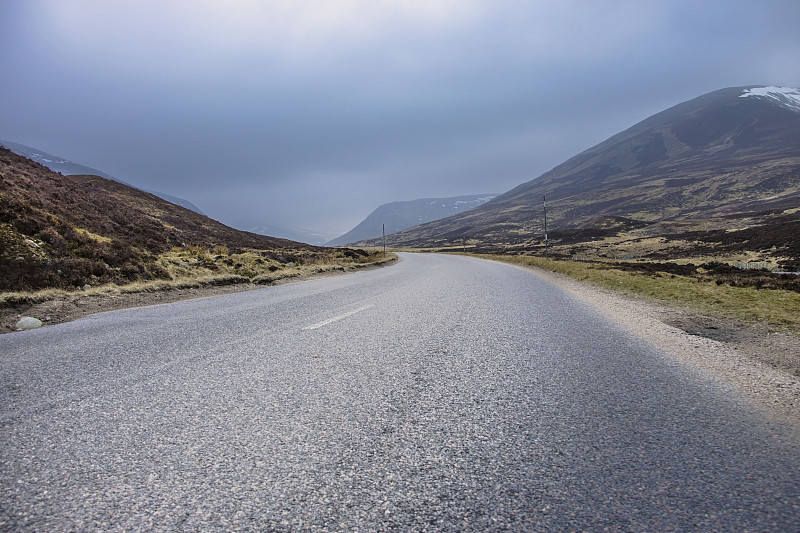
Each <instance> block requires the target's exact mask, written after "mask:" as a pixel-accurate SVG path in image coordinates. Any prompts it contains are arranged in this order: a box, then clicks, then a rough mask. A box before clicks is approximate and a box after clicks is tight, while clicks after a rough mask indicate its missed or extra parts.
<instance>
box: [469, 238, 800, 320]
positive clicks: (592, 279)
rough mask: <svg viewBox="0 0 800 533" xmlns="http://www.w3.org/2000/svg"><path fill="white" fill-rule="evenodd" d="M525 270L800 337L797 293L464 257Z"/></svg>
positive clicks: (606, 268) (598, 266)
mask: <svg viewBox="0 0 800 533" xmlns="http://www.w3.org/2000/svg"><path fill="white" fill-rule="evenodd" d="M469 255H473V256H475V257H481V258H484V259H490V260H494V261H502V262H506V263H512V264H517V265H522V266H527V267H536V268H542V269H544V270H549V271H551V272H557V273H560V274H564V275H567V276H569V277H571V278H574V279H577V280H580V281H586V282H589V283H593V284H595V285H598V286H600V287H605V288H608V289H612V290H616V291H621V292H624V293H628V294H633V295H638V296H645V297H648V298H652V299H655V300H657V301H659V302H662V303H665V304H668V305H673V306H675V305H677V306H679V307H682V308H685V309H687V310H690V311H692V312H695V313H698V314H705V315H711V316H721V317H726V318H733V319H737V320H741V321H743V322H749V323H760V324H763V325H767V326H769V327H770V328H772V329H774V330H776V331H787V332H792V333H794V334H800V293H797V292H794V291H788V290H779V289H756V288H753V287H732V286H730V285H726V284H718V283H717V282H715V281H713V280H706V279H702V278H697V277H692V276H678V275H674V274H668V273H662V272H657V273H655V274H643V273H636V272H625V271H622V270H619V269H616V268H614V264H613V263H607V264H602V263H584V262H578V261H566V260H554V259H545V258H543V257H532V256H521V255H494V254H469Z"/></svg>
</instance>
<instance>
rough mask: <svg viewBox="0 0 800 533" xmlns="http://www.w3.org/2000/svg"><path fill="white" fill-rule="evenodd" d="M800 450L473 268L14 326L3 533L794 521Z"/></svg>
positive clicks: (767, 524) (515, 286)
mask: <svg viewBox="0 0 800 533" xmlns="http://www.w3.org/2000/svg"><path fill="white" fill-rule="evenodd" d="M798 442H800V441H798V435H797V432H796V431H795V430H794V429H792V428H790V427H786V426H781V425H778V424H777V423H771V422H768V421H766V420H765V419H764V417H763V415H761V414H760V413H759V412H757V411H756V410H754V409H753V408H752V407H751V406H750V405H749V404H748V403H747V402H746V401H745V400H744V399H742V398H740V397H739V396H737V394H736V393H735V392H734V391H732V390H730V389H727V388H725V387H724V386H722V385H720V384H718V383H716V382H712V381H711V380H709V379H706V378H705V377H704V376H703V375H702V374H699V373H696V372H694V371H693V370H691V369H689V368H687V367H685V366H682V365H680V364H678V363H677V362H675V361H674V360H673V359H671V358H670V357H669V356H668V355H666V354H663V353H660V352H659V351H658V350H656V349H655V348H654V347H652V346H650V345H648V344H646V343H644V342H643V341H640V340H638V339H637V338H635V337H632V336H630V335H628V334H626V333H624V332H623V331H622V330H621V329H619V328H617V327H615V325H614V324H612V323H610V322H609V321H607V320H606V319H604V317H603V316H600V315H599V314H598V313H597V312H596V311H594V310H592V309H587V308H585V307H582V306H581V304H580V303H579V302H578V301H577V300H576V299H573V298H572V297H570V296H569V295H568V294H566V293H564V292H561V291H559V289H557V288H556V287H554V286H552V285H550V284H548V283H547V282H545V281H543V280H541V279H539V278H538V277H536V276H535V275H533V274H531V273H530V272H527V271H523V270H521V269H518V268H514V267H511V266H507V265H501V264H496V263H491V262H486V261H480V260H476V259H470V258H464V257H451V256H436V255H410V254H405V255H403V261H402V262H401V263H400V264H398V265H395V266H392V267H389V268H384V269H380V270H374V271H370V272H363V273H359V274H354V275H347V276H340V277H335V278H328V279H322V280H316V281H309V282H304V283H298V284H292V285H284V286H280V287H273V288H267V289H264V290H258V291H252V292H246V293H239V294H232V295H228V296H222V297H217V298H208V299H200V300H191V301H184V302H180V303H176V304H169V305H162V306H156V307H149V308H143V309H132V310H126V311H118V312H113V313H105V314H101V315H95V316H93V317H89V318H86V319H83V320H79V321H76V322H73V323H68V324H61V325H58V326H51V327H47V328H42V329H39V330H33V331H27V332H21V333H15V334H9V335H3V336H0V452H1V455H0V530H2V531H5V530H10V531H68V530H75V531H84V530H95V531H99V530H102V531H115V530H116V531H137V530H169V531H215V530H218V531H223V530H224V531H253V530H260V531H283V530H286V531H339V530H343V531H385V530H395V531H448V530H449V531H470V530H472V531H504V530H509V531H523V530H533V531H538V530H553V531H562V530H589V531H600V530H604V529H608V530H613V531H628V530H630V531H634V530H635V531H673V530H674V531H746V530H759V531H762V530H765V531H790V530H795V531H796V530H798V528H800V521H799V519H798V517H800V481H799V480H800V448H798Z"/></svg>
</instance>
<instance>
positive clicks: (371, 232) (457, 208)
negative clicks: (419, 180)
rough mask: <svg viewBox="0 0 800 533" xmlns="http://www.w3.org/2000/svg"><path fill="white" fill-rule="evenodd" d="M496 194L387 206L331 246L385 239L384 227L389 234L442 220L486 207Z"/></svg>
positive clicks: (420, 200) (331, 242) (415, 201)
mask: <svg viewBox="0 0 800 533" xmlns="http://www.w3.org/2000/svg"><path fill="white" fill-rule="evenodd" d="M495 196H497V195H496V194H473V195H470V196H454V197H450V198H420V199H418V200H410V201H405V202H392V203H390V204H383V205H382V206H380V207H378V208H377V209H376V210H375V211H373V212H372V213H370V214H369V216H367V218H365V219H364V220H363V221H362V222H361V223H359V224H358V225H357V226H356V227H355V228H353V229H351V230H350V231H348V232H347V233H345V234H344V235H342V236H341V237H337V238H336V239H333V240H331V241H330V242H328V243H327V245H328V246H343V245H345V244H350V243H353V242H359V241H364V240H367V239H373V238H376V237H381V236H382V233H383V224H386V233H387V234H390V233H394V232H397V231H400V230H404V229H406V228H410V227H412V226H416V225H418V224H424V223H425V222H431V221H433V220H439V219H442V218H445V217H448V216H450V215H453V214H455V213H462V212H464V211H468V210H470V209H474V208H475V207H478V206H479V205H482V204H485V203H486V202H488V201H489V200H491V199H492V198H494V197H495Z"/></svg>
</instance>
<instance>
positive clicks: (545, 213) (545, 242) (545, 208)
mask: <svg viewBox="0 0 800 533" xmlns="http://www.w3.org/2000/svg"><path fill="white" fill-rule="evenodd" d="M542 198H543V199H544V257H545V259H547V244H548V243H547V196H543V197H542Z"/></svg>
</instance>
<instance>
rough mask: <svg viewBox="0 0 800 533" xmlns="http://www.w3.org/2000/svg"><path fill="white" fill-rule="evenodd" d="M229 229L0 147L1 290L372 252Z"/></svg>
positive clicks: (272, 272)
mask: <svg viewBox="0 0 800 533" xmlns="http://www.w3.org/2000/svg"><path fill="white" fill-rule="evenodd" d="M377 259H378V258H376V257H371V256H370V255H369V254H367V253H366V252H362V251H360V250H347V249H325V248H317V247H313V246H309V245H305V244H300V243H296V242H292V241H287V240H283V239H275V238H271V237H265V236H262V235H257V234H254V233H247V232H243V231H239V230H235V229H233V228H230V227H228V226H225V225H224V224H221V223H219V222H217V221H215V220H212V219H210V218H208V217H205V216H203V215H200V214H198V213H195V212H194V211H190V210H188V209H185V208H183V207H180V206H177V205H174V204H171V203H169V202H166V201H164V200H162V199H161V198H158V197H157V196H154V195H152V194H149V193H146V192H143V191H140V190H138V189H135V188H132V187H128V186H127V185H124V184H121V183H118V182H115V181H112V180H108V179H105V178H102V177H99V176H62V175H61V174H57V173H54V172H52V171H50V170H49V169H47V168H46V167H43V166H42V165H39V164H38V163H35V162H33V161H31V160H29V159H26V158H24V157H21V156H19V155H16V154H14V153H12V152H10V151H8V150H6V149H0V291H6V292H9V291H15V292H20V291H27V292H30V291H38V290H43V289H62V290H71V289H75V288H80V287H84V286H85V285H91V286H95V285H101V284H109V283H114V284H118V285H124V284H131V283H151V284H153V283H156V282H162V283H170V282H178V281H181V280H183V281H186V280H193V279H203V280H206V281H207V282H213V283H232V282H238V281H254V282H259V283H270V282H272V281H274V280H275V279H278V278H279V277H292V276H297V275H301V274H303V273H308V272H311V271H319V270H324V269H327V268H334V266H338V267H341V268H344V267H345V266H349V265H360V264H364V263H369V262H371V261H373V260H377Z"/></svg>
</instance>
